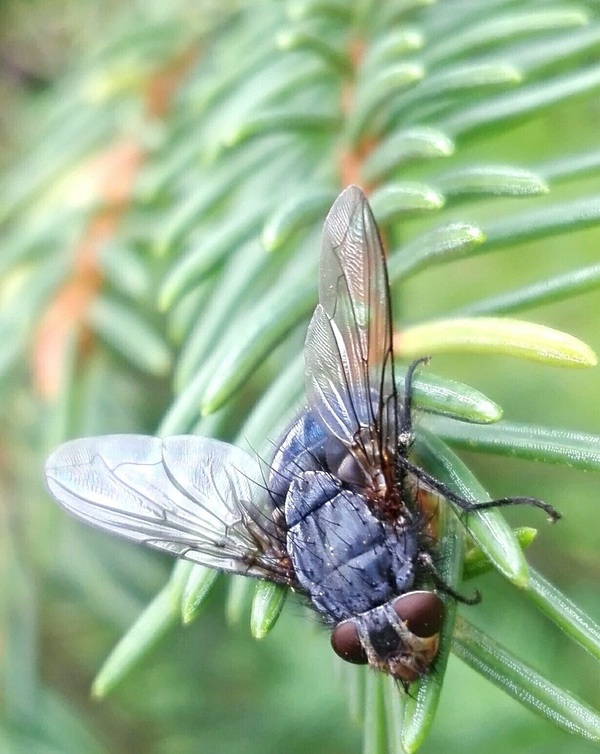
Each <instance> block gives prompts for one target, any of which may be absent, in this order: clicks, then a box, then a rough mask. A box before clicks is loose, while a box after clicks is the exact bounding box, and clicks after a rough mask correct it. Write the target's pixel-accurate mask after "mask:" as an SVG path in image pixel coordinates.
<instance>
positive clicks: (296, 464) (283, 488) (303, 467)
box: [269, 410, 327, 508]
mask: <svg viewBox="0 0 600 754" xmlns="http://www.w3.org/2000/svg"><path fill="white" fill-rule="evenodd" d="M326 440H327V435H326V434H325V432H324V431H323V429H322V428H321V426H320V425H319V424H318V423H317V422H316V421H315V419H314V417H313V415H312V414H311V413H310V411H308V410H306V411H303V412H302V413H301V414H300V416H298V418H297V419H296V420H295V421H294V423H293V424H292V425H291V427H290V428H289V429H288V431H287V432H286V434H285V436H284V437H283V439H282V440H281V441H280V443H279V445H278V447H277V450H276V452H275V455H274V457H273V460H272V462H271V471H270V474H269V494H270V496H271V499H272V500H273V503H274V504H275V505H276V506H277V507H279V508H282V507H283V505H284V503H285V498H286V496H287V493H288V490H289V488H290V485H291V483H292V481H293V480H294V479H295V478H296V477H298V476H299V475H300V474H302V472H304V471H318V470H321V469H324V468H325V463H326V461H325V442H326Z"/></svg>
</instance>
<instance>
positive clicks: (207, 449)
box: [46, 186, 559, 688]
mask: <svg viewBox="0 0 600 754" xmlns="http://www.w3.org/2000/svg"><path fill="white" fill-rule="evenodd" d="M423 361H426V359H419V360H417V361H415V362H413V363H412V364H411V365H410V366H409V368H408V370H407V373H406V378H405V380H404V385H403V387H402V390H401V391H399V390H398V387H397V384H396V380H395V375H394V354H393V339H392V312H391V302H390V292H389V282H388V276H387V268H386V262H385V256H384V252H383V247H382V243H381V239H380V237H379V232H378V229H377V225H376V223H375V219H374V217H373V214H372V212H371V208H370V206H369V203H368V201H367V199H366V197H365V195H364V194H363V192H362V190H361V189H360V188H358V187H357V186H350V187H349V188H347V189H346V190H345V191H343V192H342V193H341V194H340V196H339V197H338V198H337V200H336V201H335V203H334V204H333V206H332V208H331V210H330V212H329V214H328V215H327V218H326V220H325V225H324V229H323V244H322V249H321V256H320V267H319V303H318V304H317V307H316V309H315V312H314V314H313V316H312V319H311V321H310V324H309V326H308V332H307V335H306V343H305V380H306V396H307V403H308V407H307V408H305V409H304V410H303V411H302V412H301V413H300V415H299V416H298V417H297V418H296V419H295V420H294V421H293V423H292V424H291V426H290V427H289V428H288V430H287V432H285V434H284V436H283V438H282V439H281V441H280V442H279V444H278V445H277V447H276V450H275V453H274V456H273V458H272V461H271V464H270V469H269V472H268V484H267V487H268V495H265V493H264V489H263V487H262V486H261V485H259V484H258V483H257V482H256V481H253V480H258V479H260V478H261V470H260V468H259V465H258V462H257V461H256V459H255V458H253V457H252V456H251V455H249V454H248V453H246V452H245V451H243V450H241V449H240V448H238V447H236V446H233V445H230V444H228V443H224V442H220V441H218V440H213V439H209V438H205V437H198V436H191V435H182V436H176V437H167V438H157V437H147V436H142V435H108V436H104V437H94V438H85V439H79V440H73V441H71V442H67V443H66V444H64V445H62V446H61V447H60V448H58V449H57V450H56V451H55V452H54V453H53V454H52V455H51V456H50V458H49V459H48V461H47V463H46V477H47V483H48V488H49V490H50V492H51V494H52V495H53V496H54V497H55V498H56V500H57V501H58V502H59V503H60V504H61V505H62V506H63V507H64V508H66V509H67V510H68V511H69V512H71V513H73V514H74V515H75V516H76V517H78V518H80V519H82V520H84V521H86V522H88V523H90V524H93V525H94V526H97V527H99V528H101V529H104V530H105V531H108V532H110V533H112V534H118V535H120V536H123V537H126V538H127V539H132V540H134V541H137V542H141V543H143V544H146V545H149V546H151V547H155V548H158V549H161V550H166V551H167V552H169V553H171V554H172V555H175V556H177V557H182V558H186V559H187V560H190V561H192V562H194V563H199V564H202V565H204V566H209V567H212V568H216V569H219V570H222V571H226V572H230V573H236V574H242V575H246V576H253V577H255V578H259V579H266V580H268V581H272V582H276V583H278V584H283V585H286V586H288V587H290V588H292V589H293V590H294V591H296V592H299V593H300V594H302V595H304V596H305V597H306V598H308V601H309V603H310V604H311V606H312V607H313V608H314V609H315V610H316V612H317V613H318V614H319V616H320V617H321V619H322V621H323V622H324V623H325V625H327V626H328V627H329V629H330V630H331V644H332V647H333V650H334V651H335V652H336V654H338V655H339V656H340V657H342V658H343V659H344V660H347V661H348V662H352V663H359V664H369V665H370V666H371V667H374V668H378V669H379V670H382V671H383V672H385V673H389V674H390V675H391V676H393V677H394V678H395V679H397V680H398V681H400V682H401V683H402V685H403V686H404V687H405V688H408V686H409V685H410V684H411V683H412V682H413V681H415V680H417V679H419V678H420V677H422V676H424V675H425V674H426V673H427V672H428V669H429V668H430V666H431V663H432V662H433V659H434V658H435V656H436V653H437V650H438V644H439V635H440V630H441V628H442V625H443V621H444V605H443V602H442V598H441V596H440V595H444V594H446V595H450V596H452V597H454V598H456V599H459V600H461V601H463V602H474V601H476V600H475V599H468V598H465V597H462V596H461V595H460V594H458V593H456V592H455V591H454V590H453V589H452V588H451V587H450V586H449V585H448V584H446V583H445V582H444V581H443V579H442V578H441V576H440V575H439V573H438V571H437V569H436V565H435V557H434V545H433V542H432V537H431V535H430V533H429V532H428V520H427V516H426V515H425V514H424V512H423V510H422V507H421V506H420V505H419V503H418V500H417V495H416V493H415V487H416V486H417V485H418V487H419V488H420V489H425V490H427V491H429V492H432V493H435V494H437V495H441V496H442V497H444V498H446V499H447V500H448V501H449V502H450V503H451V504H452V505H453V506H454V507H455V508H458V509H460V510H462V511H466V512H469V511H473V510H482V509H486V508H493V507H500V506H506V505H517V504H527V505H533V506H536V507H538V508H541V509H543V510H544V511H546V513H547V514H548V515H549V517H550V519H551V520H553V521H555V520H557V519H558V518H559V514H558V513H557V512H556V511H555V510H554V508H552V507H551V506H550V505H548V504H547V503H544V502H542V501H540V500H537V499H536V498H529V497H511V498H503V499H501V500H493V501H489V502H484V503H474V502H472V501H469V500H467V499H464V498H462V497H460V496H458V495H456V494H454V493H453V492H452V491H451V490H449V489H448V488H447V487H446V486H445V485H443V484H442V483H441V482H439V481H438V480H436V479H435V478H434V477H432V476H431V475H429V474H428V473H427V472H426V471H424V470H423V469H421V468H420V467H418V466H416V465H415V464H413V463H412V461H411V460H410V459H409V454H410V450H411V447H412V445H413V441H414V431H413V424H412V405H411V402H412V393H413V387H412V386H413V377H414V373H415V370H416V369H417V367H418V366H419V364H420V363H421V362H423Z"/></svg>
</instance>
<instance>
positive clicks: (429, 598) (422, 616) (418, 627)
mask: <svg viewBox="0 0 600 754" xmlns="http://www.w3.org/2000/svg"><path fill="white" fill-rule="evenodd" d="M392 605H393V608H394V610H395V611H396V615H397V616H398V617H399V618H400V620H402V621H404V623H406V625H407V627H408V630H409V631H410V632H411V633H413V634H415V636H419V637H421V638H422V639H427V638H429V637H430V636H435V635H436V634H438V633H439V632H440V630H441V628H442V625H443V623H444V603H443V602H442V600H441V599H440V598H439V597H438V595H437V594H436V593H435V592H425V591H423V592H408V593H407V594H402V595H401V596H400V597H398V598H397V599H395V600H394V602H393V603H392Z"/></svg>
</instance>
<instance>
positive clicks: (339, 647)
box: [331, 620, 368, 665]
mask: <svg viewBox="0 0 600 754" xmlns="http://www.w3.org/2000/svg"><path fill="white" fill-rule="evenodd" d="M331 646H332V647H333V651H334V652H335V653H336V655H338V657H341V658H342V660H346V662H352V663H354V664H355V665H366V664H367V662H368V660H367V655H366V652H365V650H364V649H363V647H362V644H361V643H360V639H359V637H358V629H357V627H356V623H355V622H354V621H353V620H345V621H343V622H342V623H339V624H338V625H337V626H336V627H335V628H334V629H333V632H332V634H331Z"/></svg>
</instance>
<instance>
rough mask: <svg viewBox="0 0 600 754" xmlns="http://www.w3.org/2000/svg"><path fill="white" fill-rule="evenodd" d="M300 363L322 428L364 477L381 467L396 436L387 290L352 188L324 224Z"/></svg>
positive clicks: (368, 221)
mask: <svg viewBox="0 0 600 754" xmlns="http://www.w3.org/2000/svg"><path fill="white" fill-rule="evenodd" d="M305 360H306V389H307V396H308V402H309V405H310V407H311V409H312V410H313V412H314V413H315V414H316V416H317V417H318V419H319V421H320V423H321V424H322V425H323V427H324V428H325V429H326V430H327V431H328V432H329V433H330V434H332V435H333V436H334V437H336V438H337V439H339V440H340V441H341V442H342V443H343V444H344V445H345V446H346V447H348V448H349V449H350V450H351V451H352V452H353V454H354V455H355V456H356V457H357V459H358V460H359V462H360V463H361V464H362V465H363V466H364V467H365V468H367V469H368V470H370V472H373V471H376V470H378V469H380V468H381V467H382V465H383V464H384V463H385V454H384V450H385V449H386V447H387V448H394V447H395V446H396V434H397V426H396V424H397V419H396V417H397V412H396V392H395V387H394V375H393V359H392V331H391V316H390V302H389V285H388V279H387V270H386V265H385V257H384V253H383V248H382V245H381V241H380V238H379V232H378V230H377V225H376V223H375V219H374V217H373V214H372V212H371V208H370V207H369V203H368V201H367V199H366V197H365V195H364V194H363V192H362V191H361V189H360V188H358V187H357V186H350V187H349V188H347V189H346V190H345V191H344V192H343V193H342V194H340V196H339V197H338V198H337V200H336V201H335V203H334V205H333V207H332V208H331V210H330V212H329V214H328V215H327V219H326V220H325V226H324V229H323V246H322V250H321V258H320V269H319V304H318V306H317V308H316V310H315V312H314V314H313V317H312V320H311V322H310V325H309V328H308V333H307V337H306V346H305Z"/></svg>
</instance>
